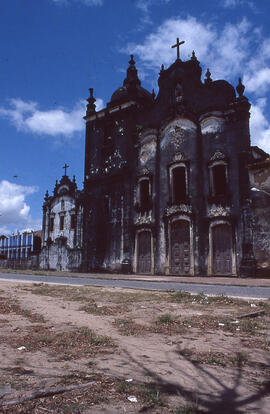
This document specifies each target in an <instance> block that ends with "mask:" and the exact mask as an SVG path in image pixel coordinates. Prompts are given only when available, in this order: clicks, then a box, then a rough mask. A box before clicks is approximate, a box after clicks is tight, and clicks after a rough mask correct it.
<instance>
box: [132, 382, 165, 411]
mask: <svg viewBox="0 0 270 414" xmlns="http://www.w3.org/2000/svg"><path fill="white" fill-rule="evenodd" d="M138 394H139V396H141V398H142V400H143V401H144V402H145V403H147V404H151V405H154V406H162V405H164V401H163V396H162V394H161V393H160V391H158V390H156V389H155V388H152V387H151V386H150V387H149V386H147V385H142V386H140V387H138Z"/></svg>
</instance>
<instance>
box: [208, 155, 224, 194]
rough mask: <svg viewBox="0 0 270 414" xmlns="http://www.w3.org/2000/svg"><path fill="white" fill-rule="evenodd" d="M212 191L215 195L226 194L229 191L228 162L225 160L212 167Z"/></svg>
mask: <svg viewBox="0 0 270 414" xmlns="http://www.w3.org/2000/svg"><path fill="white" fill-rule="evenodd" d="M210 191H211V195H212V196H213V197H222V196H226V194H227V192H228V172H227V164H225V163H224V162H220V163H218V164H214V165H212V166H211V167H210Z"/></svg>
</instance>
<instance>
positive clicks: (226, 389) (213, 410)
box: [126, 352, 270, 414]
mask: <svg viewBox="0 0 270 414" xmlns="http://www.w3.org/2000/svg"><path fill="white" fill-rule="evenodd" d="M126 353H127V357H128V359H129V361H131V362H132V363H134V364H135V365H137V366H138V367H139V368H140V369H141V370H142V371H143V372H144V375H146V376H148V377H150V378H152V381H151V386H153V387H155V388H157V389H158V390H159V391H160V392H163V393H164V394H167V395H171V396H181V397H182V398H183V399H184V400H185V401H186V402H187V403H189V404H192V405H195V406H197V407H198V408H197V411H196V412H197V414H200V413H201V414H202V413H208V414H243V413H245V412H246V409H247V407H248V406H250V404H254V403H257V404H258V406H257V407H256V406H254V405H252V411H251V412H254V413H255V412H256V413H258V412H259V410H260V409H261V407H260V403H261V402H262V399H263V398H264V397H266V396H267V395H270V379H269V377H268V378H267V379H266V381H265V382H264V383H263V385H262V386H261V387H260V388H259V389H258V390H257V391H255V392H253V393H252V394H250V395H248V396H243V395H241V394H240V391H239V387H240V386H242V387H243V386H244V384H243V376H244V375H245V371H244V369H243V366H242V363H241V361H239V362H238V366H237V368H236V374H235V375H234V378H233V384H232V385H230V386H229V385H226V383H225V381H222V380H221V379H219V378H218V377H217V376H216V375H214V374H213V373H211V372H209V370H207V369H205V368H204V367H203V366H202V365H201V364H198V363H195V362H193V361H192V360H191V359H190V358H188V357H184V359H185V360H186V361H188V362H189V363H190V364H191V365H192V367H193V368H195V371H196V378H197V381H196V380H195V381H196V382H197V384H196V387H197V388H196V391H193V390H190V389H189V387H187V386H184V385H183V384H181V383H180V382H179V383H178V382H172V381H168V380H166V379H164V378H163V377H162V376H161V375H159V374H157V373H155V372H154V371H152V370H150V369H149V368H147V367H146V366H144V365H143V364H142V362H141V361H137V360H136V359H135V358H134V357H132V356H131V355H130V354H129V353H128V352H126ZM222 369H223V368H222ZM181 374H182V375H183V376H184V377H185V378H186V379H190V380H193V381H194V376H193V375H190V374H188V373H187V372H184V371H182V372H181ZM202 381H203V382H204V383H207V385H208V387H209V388H210V387H212V390H211V391H209V392H204V391H203V390H202V387H201V388H200V384H201V385H202ZM249 409H251V407H250V408H249Z"/></svg>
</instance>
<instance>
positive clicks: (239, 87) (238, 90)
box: [236, 78, 245, 98]
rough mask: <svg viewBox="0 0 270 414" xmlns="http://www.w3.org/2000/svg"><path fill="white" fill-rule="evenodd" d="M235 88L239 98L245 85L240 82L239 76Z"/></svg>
mask: <svg viewBox="0 0 270 414" xmlns="http://www.w3.org/2000/svg"><path fill="white" fill-rule="evenodd" d="M236 90H237V93H238V95H239V98H241V97H242V96H243V93H244V90H245V86H244V85H243V84H242V79H241V78H239V79H238V85H237V86H236Z"/></svg>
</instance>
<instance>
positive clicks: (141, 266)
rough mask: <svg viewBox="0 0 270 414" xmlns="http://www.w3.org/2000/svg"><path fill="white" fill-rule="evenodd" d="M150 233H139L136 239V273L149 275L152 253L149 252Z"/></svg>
mask: <svg viewBox="0 0 270 414" xmlns="http://www.w3.org/2000/svg"><path fill="white" fill-rule="evenodd" d="M151 250H152V249H151V232H150V231H141V232H140V233H138V239H137V252H138V253H137V272H138V273H151V270H152V252H151Z"/></svg>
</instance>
